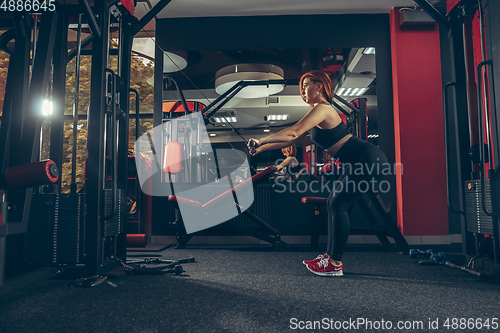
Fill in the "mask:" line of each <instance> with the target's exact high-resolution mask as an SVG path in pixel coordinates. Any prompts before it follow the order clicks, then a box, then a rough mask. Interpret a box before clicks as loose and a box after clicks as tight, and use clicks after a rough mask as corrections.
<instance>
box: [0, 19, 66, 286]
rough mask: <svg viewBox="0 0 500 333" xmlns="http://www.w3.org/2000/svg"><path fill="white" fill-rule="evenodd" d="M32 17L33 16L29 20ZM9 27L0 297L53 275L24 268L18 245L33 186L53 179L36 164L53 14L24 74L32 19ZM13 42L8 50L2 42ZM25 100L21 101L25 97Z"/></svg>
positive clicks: (49, 166)
mask: <svg viewBox="0 0 500 333" xmlns="http://www.w3.org/2000/svg"><path fill="white" fill-rule="evenodd" d="M35 19H36V18H35ZM12 22H13V26H14V27H13V28H12V29H10V30H8V31H7V32H6V35H2V36H1V37H0V40H1V42H0V44H2V46H1V47H2V49H4V50H6V52H8V53H9V54H10V59H9V68H8V74H7V83H6V91H5V99H4V107H3V113H2V123H1V126H0V142H1V144H0V160H1V161H2V165H1V168H2V170H1V176H0V206H1V219H0V221H1V222H0V294H3V293H6V292H11V291H13V290H16V289H19V288H22V287H24V286H26V285H29V284H32V283H35V282H37V281H40V280H43V279H46V278H48V277H50V276H53V275H54V273H55V270H54V269H50V268H48V269H47V268H41V267H39V266H31V265H26V264H25V263H24V262H23V243H24V236H25V234H26V232H27V229H28V226H29V221H30V215H31V214H30V213H31V208H32V198H33V195H34V192H35V188H36V187H38V186H42V185H49V184H54V183H56V182H57V181H58V179H59V172H58V167H57V165H56V163H55V162H54V161H52V160H45V161H39V158H40V156H39V150H38V149H39V147H40V130H41V115H40V109H41V104H40V100H42V99H43V97H44V95H45V94H46V92H47V88H48V84H47V83H48V81H49V73H50V70H49V68H50V61H51V58H52V51H53V46H54V41H55V33H54V32H55V27H56V23H57V14H56V13H52V12H49V13H47V14H46V15H45V16H44V19H43V20H42V21H41V24H40V34H39V35H38V41H37V43H36V47H37V52H36V53H35V52H34V57H33V65H32V66H31V81H30V80H29V76H30V62H31V59H30V56H29V55H30V50H31V29H32V27H33V22H32V19H31V17H30V16H29V15H23V14H21V13H15V14H12ZM11 40H15V46H14V49H11V48H9V47H8V46H7V43H8V42H9V41H11ZM26 96H27V97H26Z"/></svg>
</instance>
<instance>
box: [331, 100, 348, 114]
mask: <svg viewBox="0 0 500 333" xmlns="http://www.w3.org/2000/svg"><path fill="white" fill-rule="evenodd" d="M332 105H333V106H335V107H336V108H337V110H339V111H340V112H342V113H343V114H344V115H345V116H346V117H349V115H350V113H349V112H347V111H346V110H344V108H343V107H341V106H340V105H339V104H338V103H337V102H335V101H332Z"/></svg>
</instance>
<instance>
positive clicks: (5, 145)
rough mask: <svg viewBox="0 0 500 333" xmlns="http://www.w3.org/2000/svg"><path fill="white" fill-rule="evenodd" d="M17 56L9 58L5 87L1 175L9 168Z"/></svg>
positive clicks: (0, 152) (1, 131) (0, 156)
mask: <svg viewBox="0 0 500 333" xmlns="http://www.w3.org/2000/svg"><path fill="white" fill-rule="evenodd" d="M15 64H16V60H15V56H11V57H9V67H8V71H7V81H6V85H5V97H4V101H3V111H2V123H1V126H0V142H1V144H0V161H2V162H1V163H2V164H1V165H0V174H2V175H3V174H4V173H5V171H6V170H7V168H8V167H9V145H10V134H11V133H10V129H11V118H12V98H13V95H14V89H13V88H14V87H13V81H14V79H15V76H17V75H18V74H17V73H16V72H15V68H16V67H15Z"/></svg>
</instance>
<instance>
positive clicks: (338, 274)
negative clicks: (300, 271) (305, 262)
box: [306, 266, 344, 276]
mask: <svg viewBox="0 0 500 333" xmlns="http://www.w3.org/2000/svg"><path fill="white" fill-rule="evenodd" d="M306 267H307V269H308V270H309V272H311V273H314V274H316V275H321V276H343V275H344V273H343V272H342V271H336V272H328V273H320V272H316V271H315V270H312V269H311V268H309V266H306Z"/></svg>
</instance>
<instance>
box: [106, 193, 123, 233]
mask: <svg viewBox="0 0 500 333" xmlns="http://www.w3.org/2000/svg"><path fill="white" fill-rule="evenodd" d="M112 191H113V190H109V189H106V190H104V214H105V216H107V215H109V214H111V212H112V211H113V192H112ZM116 200H117V202H116V211H115V214H114V215H113V217H112V218H110V219H108V220H103V223H102V226H103V230H102V232H103V237H116V236H117V235H118V234H120V233H123V232H124V228H125V216H126V215H125V214H126V212H125V210H126V208H127V204H126V200H125V197H124V191H123V190H121V189H118V190H117V191H116Z"/></svg>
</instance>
